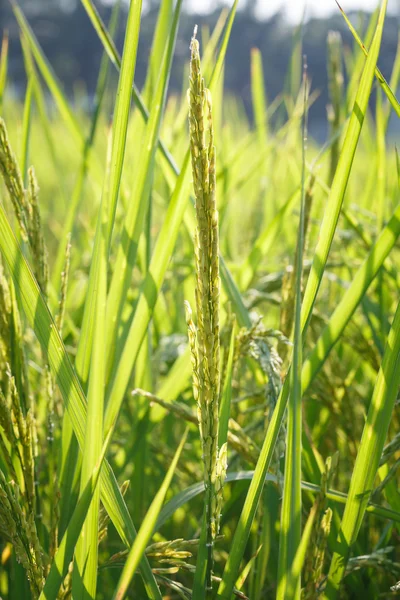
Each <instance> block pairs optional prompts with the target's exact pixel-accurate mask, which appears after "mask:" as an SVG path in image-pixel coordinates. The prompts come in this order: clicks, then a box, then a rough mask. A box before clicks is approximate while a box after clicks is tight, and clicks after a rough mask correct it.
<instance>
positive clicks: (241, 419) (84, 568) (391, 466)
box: [0, 0, 400, 600]
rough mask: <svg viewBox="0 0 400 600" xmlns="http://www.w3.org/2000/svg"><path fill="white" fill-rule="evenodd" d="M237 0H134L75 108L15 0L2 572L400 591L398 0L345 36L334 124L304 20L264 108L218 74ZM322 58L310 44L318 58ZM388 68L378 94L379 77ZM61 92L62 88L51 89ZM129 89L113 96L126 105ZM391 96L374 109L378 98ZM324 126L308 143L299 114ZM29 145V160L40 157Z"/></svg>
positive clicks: (281, 590) (111, 591)
mask: <svg viewBox="0 0 400 600" xmlns="http://www.w3.org/2000/svg"><path fill="white" fill-rule="evenodd" d="M237 4H238V2H237V0H235V2H233V3H232V6H231V8H230V10H229V12H228V11H222V12H221V17H220V19H219V21H218V22H217V24H216V26H215V29H214V31H212V32H207V31H205V30H201V31H199V30H197V27H195V24H193V27H194V35H193V37H192V39H191V40H187V48H186V49H187V65H188V69H187V74H188V76H187V74H185V81H184V84H183V92H182V94H181V95H174V94H171V93H169V79H170V75H171V73H172V70H173V68H174V66H173V65H174V63H173V58H174V54H175V45H176V40H177V35H178V31H179V22H180V16H181V10H182V1H181V0H178V2H173V1H172V0H163V1H162V2H161V4H160V8H159V13H158V21H157V25H156V28H155V30H154V37H153V46H152V52H151V58H150V60H149V65H148V72H147V78H146V81H145V82H144V85H143V87H142V88H141V89H139V88H138V87H137V85H136V84H135V83H134V81H135V71H136V62H137V57H138V43H139V37H140V30H141V13H142V2H141V1H140V0H131V2H130V3H129V12H128V14H127V20H126V24H125V42H124V47H123V52H122V54H121V55H120V54H119V52H118V50H117V47H116V44H115V42H114V38H115V32H116V29H117V26H118V22H119V19H120V15H121V12H120V7H119V3H117V4H116V7H115V9H114V11H113V15H112V18H111V21H110V23H109V24H105V23H103V22H102V21H101V19H100V16H99V14H98V12H97V10H96V8H95V5H94V4H93V3H92V1H91V0H82V5H83V7H84V8H85V10H86V12H87V14H88V17H89V19H90V20H91V23H92V26H93V28H94V30H95V31H96V33H97V35H98V37H99V40H100V42H101V44H102V47H103V52H104V54H103V58H102V61H101V65H100V68H99V73H98V82H97V88H96V96H95V99H94V104H93V107H92V110H91V111H86V112H84V113H83V114H82V112H81V111H79V110H78V109H77V108H76V106H75V105H74V103H73V101H72V100H71V94H70V93H69V90H68V91H64V90H63V89H62V87H61V84H60V83H59V81H58V80H57V77H56V75H55V73H54V71H53V69H52V66H51V63H50V62H49V60H48V58H47V57H46V56H45V54H44V52H43V50H42V48H41V47H40V44H39V42H38V40H37V39H36V37H35V35H34V33H33V31H32V29H31V27H30V25H29V22H28V20H27V18H26V16H25V14H24V12H23V11H22V9H21V7H20V6H19V5H18V3H17V2H16V1H13V2H12V6H13V11H14V14H15V19H16V23H17V24H18V27H19V29H20V34H21V44H22V49H23V54H24V61H25V69H26V80H27V86H26V93H25V96H24V98H23V99H22V101H20V100H18V101H15V99H14V97H13V95H12V72H10V69H9V60H8V58H9V43H8V34H7V33H6V32H3V41H2V44H1V55H0V111H1V118H0V176H1V184H0V198H1V203H0V256H1V260H0V365H1V369H0V499H1V502H0V596H1V598H4V600H5V599H9V600H13V599H21V600H25V599H26V600H28V599H30V598H32V599H40V600H45V599H47V600H55V599H57V598H58V599H65V600H66V599H68V598H74V599H78V598H79V599H85V600H89V599H95V598H96V599H97V598H98V599H100V600H101V599H104V600H108V599H110V598H114V599H115V600H122V599H123V598H138V599H142V598H143V599H144V598H150V599H151V600H161V599H162V598H165V599H171V600H172V599H175V598H184V599H191V598H192V599H193V600H200V599H207V600H208V599H212V598H215V599H220V600H222V599H231V598H242V599H246V598H248V599H251V600H262V599H264V598H277V599H280V598H282V599H283V598H284V599H285V600H286V599H288V600H289V599H291V598H293V599H300V598H303V599H305V600H311V599H317V598H321V599H327V600H328V599H329V600H333V599H334V598H359V597H360V598H361V597H362V598H365V599H366V600H367V599H369V598H371V599H372V598H378V597H391V595H394V594H396V592H397V591H398V589H399V581H400V556H399V544H398V528H399V524H400V504H399V493H398V478H399V473H398V466H399V451H400V442H399V435H400V434H399V411H398V408H399V403H398V399H399V389H400V308H399V303H398V292H399V289H400V280H399V275H398V268H397V265H398V261H399V260H400V253H399V249H400V246H399V235H400V204H399V198H400V194H399V192H400V160H399V156H398V154H397V150H396V148H395V146H394V144H393V142H392V140H391V138H390V136H389V135H388V131H389V129H390V123H391V119H397V118H398V117H399V115H400V104H399V101H398V100H397V97H396V89H397V87H398V83H399V81H398V80H399V76H400V68H399V65H400V50H399V51H398V54H397V57H396V60H395V63H394V65H393V72H392V75H391V77H390V79H389V80H387V79H385V77H384V76H383V74H382V73H381V71H380V70H379V68H378V60H379V55H380V49H381V43H382V39H383V37H384V23H385V16H386V10H387V0H382V2H381V4H380V8H379V11H378V12H376V13H375V14H374V15H373V16H372V18H371V22H370V23H369V24H368V27H367V29H366V31H365V32H361V31H357V29H356V28H355V26H354V24H352V23H351V22H350V20H349V19H348V16H347V15H346V14H345V13H344V11H343V10H342V9H339V8H338V14H342V16H343V19H344V22H345V23H347V25H348V27H349V29H350V31H351V33H352V36H353V38H354V45H353V46H352V47H345V48H344V47H343V42H342V40H341V37H340V36H339V34H338V33H337V32H331V33H330V34H329V36H328V39H327V47H328V64H327V73H328V80H329V94H330V106H329V107H328V111H327V123H328V131H329V133H328V139H327V141H326V143H325V144H324V146H322V147H321V146H320V145H319V144H318V143H317V142H316V141H315V140H313V139H312V136H310V135H308V136H307V115H308V111H309V110H311V109H312V105H313V103H314V102H315V101H316V99H317V95H318V90H314V89H313V86H312V73H311V75H310V74H308V72H307V69H306V68H305V67H304V68H303V77H301V65H302V64H303V63H302V48H301V30H300V29H299V30H298V31H296V32H295V39H294V43H293V56H292V60H291V62H290V65H289V71H288V76H287V86H286V87H285V91H284V92H283V93H282V95H281V96H280V97H278V98H276V99H271V98H270V97H269V94H268V90H267V91H266V90H265V81H264V69H263V57H262V55H261V53H260V52H259V51H258V49H257V48H254V50H253V52H252V54H251V56H249V61H251V77H252V79H251V100H252V103H253V115H254V119H250V118H249V117H248V115H247V114H246V112H245V111H244V110H243V107H242V105H241V104H240V102H239V101H238V99H237V98H234V97H232V96H230V95H229V94H228V93H227V91H226V90H225V89H224V80H223V74H224V68H223V67H224V60H225V56H226V52H227V47H228V44H229V43H237V42H238V41H237V40H234V39H233V38H232V35H231V34H232V25H233V22H234V19H235V14H236V9H237ZM303 62H304V61H303ZM374 88H378V93H377V98H376V102H375V104H372V102H371V97H372V94H373V93H374ZM48 106H51V110H48V109H47V107H48ZM110 106H112V107H113V109H112V117H111V118H110V110H109V107H110ZM372 107H373V108H374V110H372ZM306 137H308V141H307V143H306V141H305V138H306ZM31 163H32V166H30V165H31Z"/></svg>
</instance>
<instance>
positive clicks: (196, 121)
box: [185, 30, 227, 591]
mask: <svg viewBox="0 0 400 600" xmlns="http://www.w3.org/2000/svg"><path fill="white" fill-rule="evenodd" d="M189 81H190V87H189V92H188V95H189V131H190V152H191V157H192V173H193V188H194V193H195V200H196V202H195V208H196V220H197V226H196V231H195V237H194V246H195V264H196V293H195V297H196V309H197V310H196V312H197V328H196V327H195V325H194V323H193V320H192V314H191V309H190V305H189V304H188V303H186V305H185V306H186V321H187V325H188V332H189V344H190V349H191V357H192V366H193V394H194V398H195V400H196V402H197V407H198V420H199V429H200V437H201V440H202V449H203V465H204V483H205V487H206V500H205V502H206V504H205V511H206V512H205V515H206V527H207V541H206V546H207V548H208V560H207V573H206V586H207V590H209V591H211V590H212V569H213V544H214V540H215V537H216V535H217V534H218V531H219V519H220V511H221V505H222V485H223V481H224V479H225V473H226V449H227V447H226V444H223V446H222V447H221V448H220V449H219V448H218V427H219V395H220V340H219V335H220V332H219V310H220V307H219V303H220V300H219V296H220V277H219V241H218V211H217V207H216V179H215V147H214V133H213V121H212V107H211V94H210V92H209V91H208V90H207V89H206V88H205V84H204V79H203V77H202V73H201V65H200V53H199V42H198V41H197V39H196V30H195V33H194V36H193V38H192V41H191V61H190V79H189Z"/></svg>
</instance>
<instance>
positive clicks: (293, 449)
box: [276, 66, 308, 600]
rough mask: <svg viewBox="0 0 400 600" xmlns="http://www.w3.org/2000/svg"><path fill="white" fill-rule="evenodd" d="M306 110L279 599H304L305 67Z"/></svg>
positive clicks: (279, 567)
mask: <svg viewBox="0 0 400 600" xmlns="http://www.w3.org/2000/svg"><path fill="white" fill-rule="evenodd" d="M303 86H304V111H303V146H302V147H303V152H302V176H301V177H302V181H301V190H302V194H301V204H300V224H299V234H298V238H297V250H296V259H297V263H296V265H295V269H296V278H295V306H294V312H295V316H294V340H293V342H294V347H293V357H292V368H291V370H290V395H289V405H288V424H287V437H286V455H285V476H284V487H283V501H282V514H281V529H280V538H279V564H278V589H277V596H276V597H277V600H285V599H287V600H289V598H294V599H296V600H297V599H299V598H300V587H301V584H300V577H298V578H297V580H296V583H295V585H294V586H293V589H291V593H289V590H288V582H289V579H290V574H291V571H292V565H293V562H294V560H295V557H296V554H297V551H298V548H299V546H300V540H301V454H302V452H301V451H302V447H301V436H302V426H301V418H302V417H301V415H302V410H301V398H302V390H301V369H302V360H303V357H302V349H303V344H302V337H301V288H302V279H303V253H304V227H305V197H306V181H305V178H306V141H307V114H308V112H307V103H308V85H307V71H306V66H305V67H304V76H303Z"/></svg>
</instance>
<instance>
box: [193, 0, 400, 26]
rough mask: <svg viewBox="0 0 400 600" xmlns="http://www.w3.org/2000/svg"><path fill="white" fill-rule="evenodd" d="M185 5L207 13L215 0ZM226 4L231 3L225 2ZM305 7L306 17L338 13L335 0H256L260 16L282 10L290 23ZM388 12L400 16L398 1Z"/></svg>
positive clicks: (360, 1) (348, 1) (361, 3)
mask: <svg viewBox="0 0 400 600" xmlns="http://www.w3.org/2000/svg"><path fill="white" fill-rule="evenodd" d="M339 3H340V4H341V6H342V7H343V9H344V10H345V11H348V10H352V9H359V8H363V9H364V10H373V9H375V8H376V6H377V4H378V2H377V0H339ZM187 4H188V5H189V6H190V7H191V8H192V9H194V10H196V11H199V12H208V11H209V10H211V9H212V7H213V6H215V0H188V2H187ZM226 4H232V2H231V1H230V0H226ZM305 6H307V12H306V14H307V16H308V17H310V16H319V17H322V16H326V15H329V14H331V13H333V12H335V11H338V8H337V6H336V2H335V0H258V12H259V14H260V16H261V15H262V16H268V15H270V14H273V13H274V12H276V11H277V10H279V9H280V8H283V9H284V10H285V12H286V16H287V18H288V19H289V20H290V21H292V22H299V21H300V20H301V17H302V15H303V11H304V7H305ZM389 10H390V11H391V12H395V11H397V14H400V1H399V0H389Z"/></svg>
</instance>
